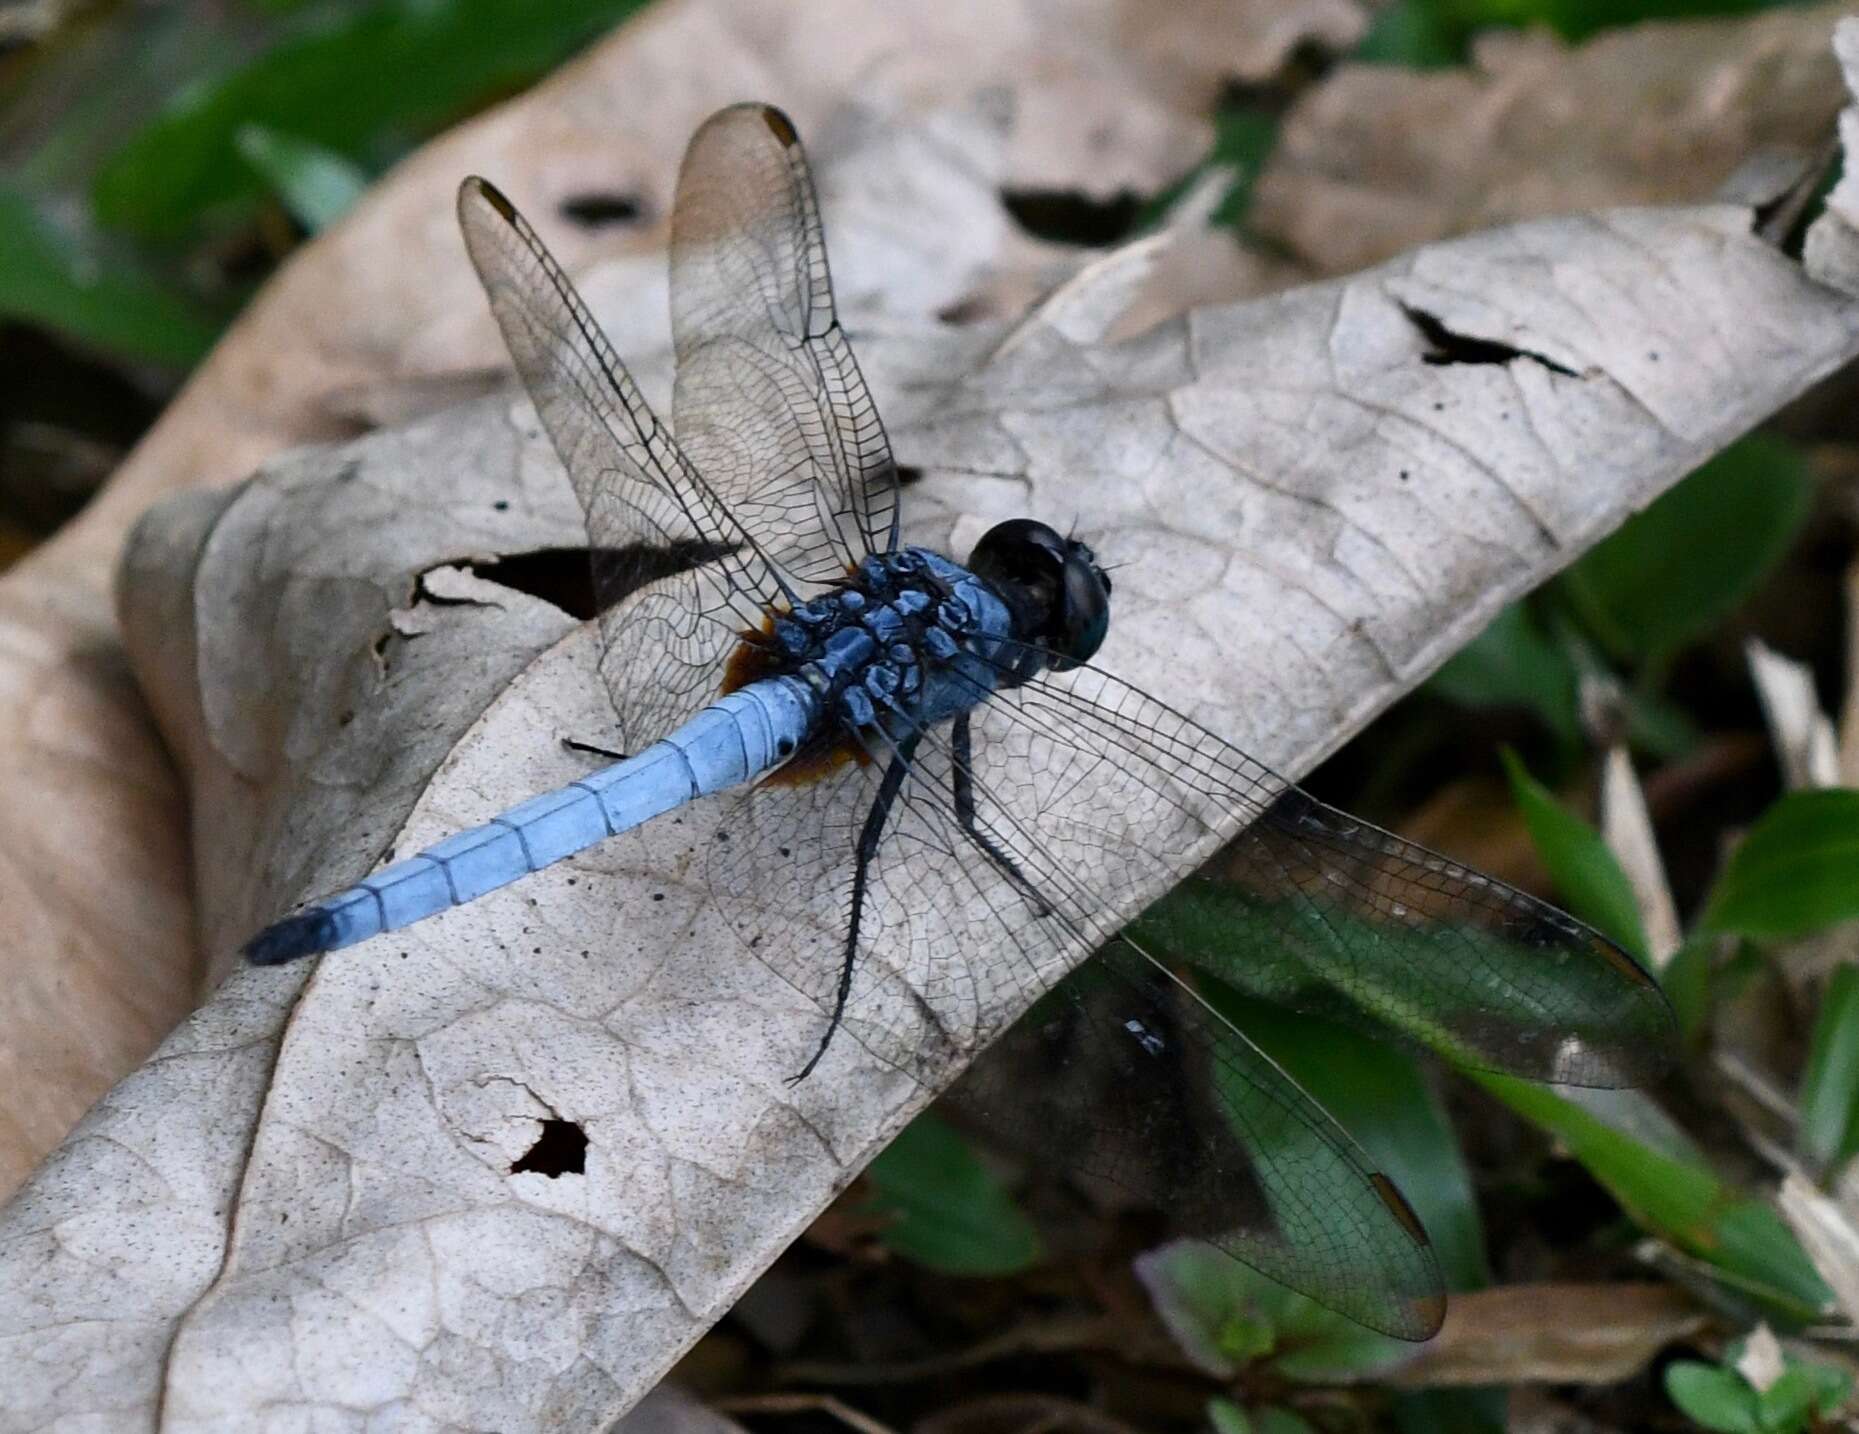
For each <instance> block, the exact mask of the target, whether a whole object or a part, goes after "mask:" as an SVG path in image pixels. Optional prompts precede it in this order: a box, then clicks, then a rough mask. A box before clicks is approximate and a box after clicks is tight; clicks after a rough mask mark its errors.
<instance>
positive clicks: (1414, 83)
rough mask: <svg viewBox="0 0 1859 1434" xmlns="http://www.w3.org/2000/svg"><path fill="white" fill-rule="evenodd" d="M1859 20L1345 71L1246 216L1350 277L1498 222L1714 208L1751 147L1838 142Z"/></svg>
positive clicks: (1527, 42) (1293, 116) (1717, 28)
mask: <svg viewBox="0 0 1859 1434" xmlns="http://www.w3.org/2000/svg"><path fill="white" fill-rule="evenodd" d="M1851 13H1852V7H1851V6H1850V5H1849V4H1845V3H1833V4H1825V5H1820V6H1815V7H1812V8H1803V9H1795V8H1793V7H1790V8H1787V9H1777V10H1772V11H1768V12H1765V13H1763V14H1760V15H1757V16H1754V17H1751V18H1744V19H1735V20H1709V21H1702V20H1691V21H1683V22H1674V23H1666V24H1645V25H1636V26H1633V27H1631V28H1629V29H1624V30H1614V31H1608V32H1604V33H1603V34H1601V35H1599V36H1597V37H1596V38H1594V39H1593V40H1590V41H1588V42H1587V43H1586V44H1583V45H1580V46H1578V47H1574V48H1568V47H1565V46H1564V45H1563V44H1562V43H1561V42H1560V41H1558V40H1556V39H1555V38H1554V37H1553V36H1552V35H1550V34H1549V33H1548V32H1547V31H1543V30H1533V31H1528V32H1509V31H1499V32H1493V33H1491V34H1488V35H1486V36H1485V37H1484V38H1483V39H1482V40H1481V41H1480V43H1479V44H1478V45H1477V48H1476V52H1475V56H1474V61H1473V64H1472V65H1471V66H1470V67H1469V68H1465V69H1449V70H1436V71H1432V72H1428V73H1426V74H1416V73H1415V72H1414V71H1411V70H1403V69H1397V68H1395V67H1392V66H1385V65H1361V64H1355V65H1346V66H1344V67H1342V68H1341V69H1339V70H1337V71H1336V72H1335V73H1333V74H1332V75H1330V76H1329V77H1328V78H1327V79H1326V80H1325V81H1324V82H1323V83H1322V84H1320V85H1318V86H1317V87H1316V88H1315V89H1314V90H1312V91H1311V92H1310V93H1309V94H1308V95H1307V96H1306V97H1304V98H1303V99H1302V100H1300V101H1299V102H1298V104H1296V105H1295V106H1294V107H1293V108H1292V110H1291V112H1290V113H1289V114H1288V115H1287V116H1286V119H1285V124H1284V129H1283V132H1282V134H1281V136H1280V140H1279V143H1278V145H1277V147H1276V148H1275V149H1274V151H1273V153H1272V157H1271V160H1270V162H1269V163H1268V164H1267V166H1266V168H1265V172H1264V174H1263V175H1262V176H1261V177H1260V180H1259V185H1258V188H1257V190H1256V192H1255V196H1254V202H1253V208H1252V211H1251V215H1250V222H1251V224H1252V226H1253V228H1254V229H1255V230H1256V231H1257V232H1258V233H1260V234H1261V235H1264V236H1267V237H1269V238H1271V239H1273V240H1276V241H1277V242H1279V243H1281V244H1283V245H1285V246H1287V247H1288V248H1289V249H1290V251H1291V253H1292V254H1293V255H1295V256H1296V257H1298V258H1300V259H1303V260H1304V261H1306V262H1307V263H1309V264H1311V265H1312V266H1313V267H1315V268H1316V269H1318V270H1319V271H1320V272H1323V273H1343V272H1346V271H1348V270H1350V269H1354V268H1359V267H1361V266H1362V265H1364V264H1372V263H1375V262H1377V261H1379V260H1381V259H1385V258H1387V257H1388V256H1389V255H1391V254H1395V253H1398V252H1400V251H1401V250H1403V249H1407V248H1411V247H1412V246H1413V245H1416V244H1423V243H1426V242H1428V241H1429V240H1433V239H1440V238H1444V237H1445V236H1447V235H1449V234H1461V233H1464V232H1466V231H1467V230H1471V229H1477V228H1481V227H1483V226H1485V225H1489V224H1501V223H1509V222H1513V221H1516V220H1520V219H1529V218H1534V217H1536V216H1538V215H1544V214H1558V213H1564V212H1567V211H1569V210H1574V209H1588V208H1594V207H1598V206H1602V205H1613V204H1674V203H1685V202H1697V201H1700V200H1703V199H1705V198H1707V197H1709V196H1711V195H1712V194H1713V193H1715V192H1716V191H1717V189H1718V187H1719V186H1720V185H1722V184H1724V183H1725V182H1726V181H1727V180H1729V179H1730V178H1731V177H1732V176H1733V175H1735V174H1737V172H1738V171H1739V170H1742V169H1743V167H1744V166H1745V165H1746V164H1747V163H1748V162H1749V161H1750V159H1751V157H1752V155H1760V154H1762V153H1763V152H1765V151H1769V152H1776V151H1779V152H1781V153H1783V154H1785V155H1788V156H1794V157H1801V156H1806V155H1810V154H1812V153H1815V152H1816V151H1818V150H1819V148H1820V147H1821V146H1822V145H1823V144H1824V143H1825V142H1826V140H1827V139H1828V137H1829V136H1830V134H1831V132H1832V128H1833V119H1834V115H1835V114H1836V113H1837V112H1838V110H1839V108H1840V105H1841V104H1842V103H1843V101H1844V99H1845V90H1844V88H1843V87H1842V86H1841V83H1840V74H1839V67H1838V66H1837V65H1836V64H1835V63H1834V61H1833V56H1832V53H1831V50H1830V46H1829V39H1830V36H1831V35H1832V32H1833V26H1834V22H1835V21H1836V20H1837V19H1838V18H1839V17H1841V16H1842V15H1848V14H1851ZM1850 142H1851V141H1848V143H1850ZM1851 182H1852V181H1851V179H1850V177H1849V178H1848V183H1849V184H1850V183H1851Z"/></svg>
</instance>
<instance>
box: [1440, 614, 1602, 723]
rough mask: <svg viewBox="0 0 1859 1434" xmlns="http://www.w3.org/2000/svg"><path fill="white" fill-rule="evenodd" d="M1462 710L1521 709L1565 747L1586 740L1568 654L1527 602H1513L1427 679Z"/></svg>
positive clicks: (1573, 668) (1573, 669)
mask: <svg viewBox="0 0 1859 1434" xmlns="http://www.w3.org/2000/svg"><path fill="white" fill-rule="evenodd" d="M1427 685H1428V686H1429V687H1430V688H1431V690H1432V691H1433V692H1435V693H1437V694H1438V695H1439V696H1441V697H1444V698H1445V699H1446V700H1447V701H1449V702H1456V703H1458V704H1459V705H1460V706H1462V707H1522V708H1526V709H1527V710H1529V711H1530V712H1533V713H1534V714H1536V716H1537V717H1538V718H1539V719H1541V721H1542V723H1543V725H1544V726H1546V727H1547V728H1549V730H1550V731H1552V732H1554V733H1555V734H1556V736H1557V737H1559V738H1561V739H1562V740H1563V741H1565V742H1570V743H1573V742H1575V741H1576V740H1577V739H1579V737H1580V736H1581V723H1580V718H1579V715H1578V713H1577V711H1576V705H1575V694H1576V671H1575V664H1574V662H1573V661H1572V660H1571V659H1570V656H1569V653H1568V651H1567V649H1566V648H1564V647H1563V646H1562V645H1561V644H1560V643H1558V642H1557V641H1556V640H1555V638H1554V637H1553V636H1551V635H1550V633H1549V632H1548V630H1547V629H1546V628H1544V626H1543V625H1542V623H1541V622H1539V621H1538V620H1537V618H1536V616H1535V614H1534V613H1533V612H1532V611H1531V609H1530V607H1529V605H1528V604H1527V603H1512V604H1511V605H1510V606H1509V607H1507V608H1505V609H1504V611H1502V612H1501V613H1499V614H1498V615H1497V617H1496V618H1494V619H1493V620H1492V622H1491V625H1490V626H1489V627H1487V628H1486V629H1485V630H1484V631H1483V632H1481V633H1479V635H1478V636H1477V637H1475V638H1473V639H1472V640H1471V642H1469V643H1467V644H1466V645H1465V646H1464V647H1463V648H1461V649H1460V650H1459V651H1458V652H1457V653H1455V654H1453V656H1452V657H1450V658H1448V659H1447V661H1446V664H1445V666H1443V667H1441V668H1440V670H1439V671H1438V672H1436V673H1434V674H1433V676H1432V677H1431V678H1429V679H1428V684H1427Z"/></svg>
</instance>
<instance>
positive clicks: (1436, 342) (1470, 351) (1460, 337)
mask: <svg viewBox="0 0 1859 1434" xmlns="http://www.w3.org/2000/svg"><path fill="white" fill-rule="evenodd" d="M1401 312H1402V313H1403V314H1405V315H1407V319H1408V322H1409V323H1411V324H1412V325H1413V326H1414V327H1415V328H1417V329H1419V330H1420V333H1421V335H1422V337H1424V338H1425V339H1426V341H1427V342H1428V343H1429V344H1431V345H1432V348H1431V349H1429V350H1428V351H1427V352H1426V353H1425V354H1423V355H1422V356H1421V357H1422V358H1423V359H1425V361H1426V362H1427V363H1430V364H1434V365H1438V366H1444V365H1446V364H1460V363H1469V364H1498V365H1500V366H1501V365H1504V364H1509V363H1515V362H1516V361H1517V360H1518V359H1530V360H1531V361H1532V362H1535V363H1539V364H1541V365H1542V366H1543V367H1544V368H1546V369H1548V370H1549V371H1550V372H1551V373H1559V374H1561V375H1562V376H1563V377H1564V378H1579V377H1580V375H1579V374H1577V373H1576V372H1575V370H1574V369H1572V368H1568V367H1566V366H1565V365H1563V364H1559V363H1557V362H1556V361H1555V360H1554V359H1552V358H1549V357H1547V356H1546V355H1544V354H1539V353H1532V352H1531V351H1530V350H1529V349H1520V348H1515V347H1513V346H1512V345H1510V344H1505V343H1499V342H1498V341H1497V340H1495V339H1481V338H1475V337H1473V336H1472V335H1470V334H1459V333H1454V332H1453V331H1452V330H1451V329H1449V328H1447V327H1446V325H1445V323H1444V321H1443V320H1441V319H1440V318H1438V317H1437V316H1436V315H1433V314H1429V313H1428V312H1427V311H1426V310H1425V309H1416V308H1414V307H1413V306H1412V305H1411V304H1402V305H1401Z"/></svg>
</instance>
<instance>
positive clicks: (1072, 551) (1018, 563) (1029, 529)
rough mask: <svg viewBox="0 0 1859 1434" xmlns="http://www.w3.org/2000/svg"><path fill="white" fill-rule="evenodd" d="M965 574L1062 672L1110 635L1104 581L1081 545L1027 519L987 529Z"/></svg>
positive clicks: (1106, 580)
mask: <svg viewBox="0 0 1859 1434" xmlns="http://www.w3.org/2000/svg"><path fill="white" fill-rule="evenodd" d="M968 567H969V571H971V572H972V573H974V574H975V576H976V577H979V578H983V579H985V580H986V581H987V582H989V583H991V584H993V586H994V588H995V590H996V591H998V592H999V593H1000V594H1001V596H1002V598H1003V599H1004V600H1005V601H1006V603H1007V605H1008V608H1009V610H1010V611H1011V612H1012V613H1013V614H1014V618H1015V625H1016V627H1017V628H1018V629H1019V631H1020V632H1021V634H1022V635H1023V636H1025V637H1026V638H1028V639H1029V640H1031V641H1034V642H1038V643H1039V644H1040V645H1041V646H1043V647H1046V648H1049V649H1050V650H1051V651H1053V652H1054V653H1057V654H1058V655H1059V656H1060V657H1061V658H1063V659H1065V660H1063V661H1059V662H1054V663H1053V664H1052V665H1053V667H1054V669H1055V670H1057V671H1060V672H1063V671H1065V670H1066V669H1067V668H1071V667H1076V666H1078V664H1080V663H1082V662H1089V661H1090V660H1091V657H1092V656H1093V655H1094V654H1095V653H1096V652H1097V649H1098V648H1099V647H1100V646H1102V645H1103V641H1104V634H1105V633H1106V632H1108V631H1109V630H1110V577H1109V575H1108V574H1107V573H1105V571H1104V570H1103V569H1102V568H1100V567H1099V566H1098V565H1097V557H1096V555H1095V554H1094V553H1092V551H1091V550H1090V549H1089V548H1088V547H1086V546H1085V545H1084V544H1083V543H1080V542H1077V541H1075V540H1074V539H1071V538H1064V537H1060V536H1059V534H1058V533H1057V532H1056V531H1055V530H1054V529H1052V528H1050V527H1048V526H1047V525H1046V524H1044V523H1040V522H1035V521H1034V520H1033V519H1031V518H1014V519H1012V520H1011V521H1009V522H1005V523H1000V524H997V525H996V526H994V527H992V528H990V529H988V531H987V532H986V533H984V534H983V535H982V538H981V541H980V542H978V543H976V544H975V550H974V552H973V553H972V554H971V555H970V556H969V559H968Z"/></svg>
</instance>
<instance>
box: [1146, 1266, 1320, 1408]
mask: <svg viewBox="0 0 1859 1434" xmlns="http://www.w3.org/2000/svg"><path fill="white" fill-rule="evenodd" d="M1132 1268H1133V1269H1134V1271H1135V1273H1136V1278H1137V1281H1138V1282H1139V1283H1140V1284H1141V1285H1142V1287H1143V1288H1144V1289H1145V1290H1147V1291H1148V1292H1149V1300H1150V1303H1152V1304H1153V1305H1154V1306H1155V1311H1156V1314H1157V1315H1158V1316H1160V1317H1161V1320H1162V1323H1163V1325H1164V1326H1166V1327H1167V1329H1168V1332H1169V1334H1171V1335H1172V1336H1173V1337H1174V1340H1175V1343H1176V1344H1178V1345H1180V1346H1181V1349H1182V1352H1183V1353H1184V1354H1186V1355H1187V1356H1188V1358H1189V1359H1191V1360H1193V1361H1194V1363H1195V1364H1196V1365H1197V1366H1198V1367H1199V1368H1201V1369H1203V1370H1205V1371H1206V1372H1207V1373H1209V1374H1211V1375H1213V1376H1214V1377H1215V1378H1217V1379H1231V1378H1233V1376H1235V1375H1236V1374H1238V1373H1239V1371H1240V1370H1242V1369H1244V1368H1245V1367H1246V1366H1247V1365H1249V1364H1251V1363H1253V1362H1254V1361H1255V1360H1258V1359H1262V1358H1263V1357H1264V1356H1265V1355H1267V1354H1269V1353H1270V1352H1271V1350H1272V1348H1273V1346H1274V1345H1275V1344H1276V1343H1277V1340H1278V1317H1279V1315H1280V1314H1281V1313H1282V1312H1283V1310H1284V1307H1285V1304H1286V1302H1287V1301H1289V1300H1293V1299H1299V1298H1301V1296H1298V1295H1293V1294H1292V1293H1291V1292H1290V1291H1289V1290H1286V1289H1285V1288H1284V1287H1283V1286H1282V1285H1278V1284H1275V1283H1273V1282H1272V1281H1271V1280H1268V1279H1266V1278H1265V1277H1264V1276H1263V1275H1261V1274H1259V1273H1258V1272H1256V1271H1254V1270H1251V1269H1248V1268H1247V1267H1246V1266H1244V1265H1241V1264H1239V1263H1238V1262H1237V1261H1236V1260H1234V1259H1233V1257H1232V1256H1230V1255H1227V1254H1225V1253H1223V1252H1222V1251H1220V1250H1217V1249H1215V1248H1214V1247H1213V1246H1212V1245H1208V1244H1205V1243H1203V1242H1202V1241H1199V1240H1173V1241H1171V1242H1169V1243H1168V1244H1166V1245H1162V1246H1160V1247H1158V1248H1156V1249H1154V1250H1147V1251H1145V1252H1144V1253H1142V1254H1140V1255H1138V1256H1137V1257H1136V1259H1135V1261H1134V1262H1133V1265H1132Z"/></svg>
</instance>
